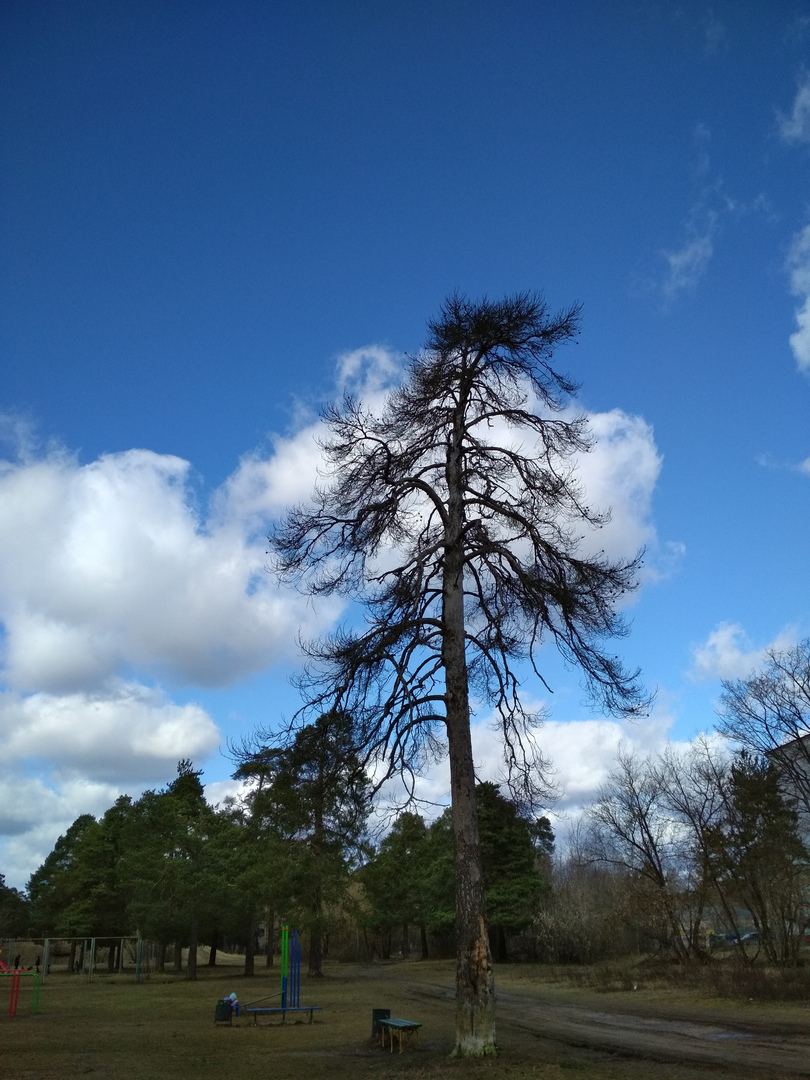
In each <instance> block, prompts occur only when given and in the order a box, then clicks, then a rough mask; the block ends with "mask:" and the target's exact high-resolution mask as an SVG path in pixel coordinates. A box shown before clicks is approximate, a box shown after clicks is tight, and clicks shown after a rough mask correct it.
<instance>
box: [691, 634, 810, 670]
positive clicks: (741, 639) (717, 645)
mask: <svg viewBox="0 0 810 1080" xmlns="http://www.w3.org/2000/svg"><path fill="white" fill-rule="evenodd" d="M795 643H796V632H795V630H794V629H793V628H792V627H786V628H785V629H784V630H782V631H781V632H780V633H779V634H778V635H777V636H776V637H775V638H774V640H773V641H772V642H770V643H769V644H768V645H765V646H764V647H763V648H761V649H756V648H754V647H753V646H752V644H751V642H750V641H749V639H748V636H747V634H746V633H745V630H744V629H743V627H742V626H740V624H739V623H725V622H724V623H720V624H719V625H718V626H716V627H715V628H714V630H712V632H711V633H710V634H709V636H708V638H707V639H706V641H705V642H704V643H703V644H702V645H696V646H695V647H694V648H693V649H692V657H693V664H692V668H691V671H690V675H691V677H692V678H693V679H695V680H697V681H708V680H713V679H745V678H747V677H748V676H749V675H751V674H753V672H754V671H755V670H756V669H757V668H758V667H759V666H760V665H761V664H762V663H763V661H764V660H765V657H766V654H767V652H768V650H769V649H783V648H786V647H787V646H789V645H793V644H795Z"/></svg>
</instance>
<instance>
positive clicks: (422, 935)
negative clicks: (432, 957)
mask: <svg viewBox="0 0 810 1080" xmlns="http://www.w3.org/2000/svg"><path fill="white" fill-rule="evenodd" d="M419 939H420V942H421V945H422V959H423V960H427V959H428V940H427V927H426V926H425V924H424V923H420V924H419Z"/></svg>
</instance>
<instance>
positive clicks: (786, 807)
mask: <svg viewBox="0 0 810 1080" xmlns="http://www.w3.org/2000/svg"><path fill="white" fill-rule="evenodd" d="M786 671H791V672H792V673H793V675H792V676H791V678H793V677H795V678H798V674H797V673H801V678H800V679H799V688H798V689H797V690H796V691H795V692H794V693H792V694H789V693H788V689H789V688H788V685H787V683H786V679H787V675H786ZM808 675H810V641H806V642H803V643H801V644H800V645H798V646H796V647H794V648H793V649H790V650H783V651H781V652H778V653H774V654H773V655H771V656H770V658H769V660H768V661H767V664H766V666H765V668H764V669H763V671H762V672H759V673H755V674H754V675H752V676H751V677H750V678H749V679H747V680H737V681H735V682H728V683H726V684H725V693H724V698H723V711H722V715H721V720H720V727H721V728H722V730H724V731H725V732H726V733H727V735H728V736H729V737H733V738H734V739H735V740H736V742H737V745H738V749H737V751H736V753H734V754H730V753H729V752H728V751H727V750H726V749H725V747H724V746H723V745H721V744H720V742H719V741H718V740H717V738H716V737H715V738H713V739H710V738H708V737H703V738H701V739H698V740H696V741H695V742H694V743H693V744H692V745H690V746H688V747H685V748H680V749H677V748H674V747H671V746H670V747H667V748H666V749H665V750H664V751H663V752H661V753H660V754H657V755H653V756H648V757H641V756H638V755H633V754H631V753H629V752H627V751H620V752H619V754H618V757H617V761H616V765H615V767H614V769H613V770H612V772H611V773H610V776H609V778H608V780H607V782H606V783H605V784H604V785H603V787H602V788H601V789H600V791H599V792H598V794H597V797H596V798H595V800H594V801H593V802H592V803H591V805H590V806H588V807H587V808H586V809H585V811H584V813H583V815H582V818H581V820H580V823H579V825H578V828H577V830H576V832H575V834H574V835H573V837H572V839H571V840H570V842H569V843H568V845H567V847H566V850H565V851H564V852H562V853H555V837H554V832H553V830H552V828H551V825H550V823H549V820H548V818H547V817H545V816H541V817H533V816H532V815H531V814H530V813H528V812H527V811H526V808H525V806H523V807H521V806H520V804H518V803H517V802H516V801H515V800H514V798H513V797H512V796H510V793H509V792H508V789H505V788H503V787H500V786H498V785H497V784H495V783H492V782H483V783H478V784H477V786H476V799H477V805H478V817H479V834H480V845H481V863H482V871H483V878H482V880H483V890H484V903H485V912H486V919H487V928H488V943H489V947H490V951H491V953H492V955H493V957H494V958H495V959H496V960H497V961H500V962H504V961H508V960H510V959H535V960H544V961H548V962H553V963H589V962H593V961H598V960H602V959H606V958H612V957H617V956H620V955H622V954H626V953H631V952H644V953H653V954H656V955H658V956H659V957H661V958H663V959H666V960H676V961H679V962H681V963H683V964H688V963H707V962H710V961H711V959H712V958H713V956H714V955H715V954H716V953H717V950H718V949H721V950H722V949H725V950H728V949H732V950H733V955H734V956H735V957H737V958H738V959H739V961H740V962H742V963H745V964H753V963H755V962H761V961H762V960H764V961H766V962H768V963H769V964H772V965H776V966H779V967H787V966H795V965H798V964H800V963H801V960H802V956H801V953H802V946H803V944H804V940H805V932H806V929H807V927H808V924H810V888H808V886H810V872H809V871H810V853H808V847H807V842H808V835H809V831H808V828H807V822H808V820H810V817H809V816H808V815H810V799H808V794H810V792H808V789H807V788H806V787H804V788H803V787H801V785H798V786H797V784H796V783H795V782H794V780H793V779H792V776H791V773H790V771H789V770H788V769H786V767H785V765H784V761H788V762H789V763H792V764H793V766H794V767H795V768H797V769H799V770H800V775H801V776H804V775H805V774H804V772H803V771H802V770H801V761H802V760H803V758H802V755H803V754H804V752H805V749H806V748H804V746H802V748H798V747H797V746H796V745H795V741H791V740H785V739H784V734H777V728H778V723H779V718H780V717H781V718H782V720H783V721H784V722H790V723H794V724H795V723H796V704H797V701H799V700H800V699H799V696H798V695H799V692H800V690H801V688H802V687H804V686H805V685H808V683H807V677H808ZM777 682H779V683H781V687H778V686H777V685H776V683H777ZM777 692H778V693H777ZM777 697H778V700H780V701H781V702H783V703H784V702H785V701H788V700H789V701H791V703H792V707H791V709H790V710H789V711H788V712H787V713H786V712H785V711H784V708H783V707H782V706H780V708H779V709H778V710H776V709H774V710H773V712H772V713H771V715H770V717H769V723H770V728H771V737H772V738H773V740H774V744H775V746H774V749H775V750H776V751H778V753H774V752H769V753H765V752H764V751H763V747H762V744H761V740H762V738H763V734H762V730H761V725H759V724H757V725H754V726H753V730H751V719H750V716H751V711H752V708H753V704H754V703H755V702H761V701H762V700H763V698H767V700H769V701H774V700H777ZM802 707H804V706H802ZM352 723H353V721H352V719H351V717H350V716H348V715H347V714H340V713H333V714H324V715H323V716H322V717H320V718H319V719H318V721H317V722H316V723H314V724H311V725H308V726H306V727H304V728H302V729H301V730H300V731H299V732H298V733H297V735H296V737H295V738H294V739H293V740H292V742H291V743H289V744H288V745H286V746H273V744H272V742H271V741H268V734H269V733H268V732H267V731H258V732H256V734H255V735H254V736H253V737H252V738H251V739H249V740H245V741H244V742H242V743H241V744H239V745H238V746H235V747H232V751H233V756H234V762H235V766H236V768H235V772H234V776H235V777H236V778H238V779H240V780H242V781H244V784H245V793H244V795H243V796H242V797H241V798H240V799H238V800H237V799H230V800H227V801H226V802H225V804H224V805H222V806H218V807H212V806H211V805H209V804H208V803H207V802H206V799H205V796H204V792H203V788H202V784H201V782H200V774H199V773H198V772H197V771H196V770H195V769H194V768H193V766H192V764H191V763H190V762H189V761H181V762H180V763H179V765H178V770H177V776H176V777H175V779H174V780H172V781H171V782H170V783H169V784H167V785H166V787H165V788H163V789H161V790H159V791H147V792H145V793H144V794H143V795H142V796H141V797H140V798H139V799H136V800H133V799H131V798H129V797H128V796H122V797H121V798H119V799H118V800H117V801H116V802H115V804H114V806H112V807H110V809H109V810H108V811H107V812H106V813H105V814H104V815H102V816H101V817H100V818H99V819H98V820H96V819H94V818H93V817H91V816H90V815H82V816H81V817H79V818H77V820H76V821H75V822H74V823H73V825H71V827H70V829H68V831H67V832H66V833H65V834H64V836H61V837H60V838H59V840H58V841H57V843H56V845H55V847H54V849H53V851H52V852H51V854H50V855H49V856H48V857H47V858H46V860H45V862H44V863H43V864H42V866H41V867H40V868H39V869H38V870H37V871H36V872H35V873H34V874H32V876H31V878H30V881H29V883H28V888H27V891H26V893H20V892H18V891H17V890H14V889H10V888H7V887H6V886H5V885H4V884H2V883H0V924H2V925H0V930H2V932H3V933H4V934H5V935H6V936H12V935H13V936H22V935H30V936H46V935H47V936H52V937H53V936H55V937H58V936H60V935H61V936H64V937H72V936H91V935H92V936H95V937H97V938H104V937H108V938H110V939H111V940H112V939H114V938H116V937H121V936H128V935H132V934H134V933H136V932H137V933H140V934H141V935H142V936H144V937H148V938H151V939H153V940H154V941H156V942H159V943H160V945H161V948H162V951H163V953H164V954H165V951H166V949H167V948H168V947H169V946H173V947H174V948H173V952H174V956H175V958H177V957H179V956H180V952H181V950H182V949H183V948H186V949H188V955H189V960H188V976H189V977H190V978H194V977H195V975H196V966H195V965H196V948H197V945H198V944H205V945H207V946H208V949H209V956H210V958H211V962H216V953H217V949H218V948H222V947H223V946H226V945H227V947H228V948H229V949H234V948H238V949H239V950H240V951H243V952H244V955H245V972H246V973H247V974H250V973H252V972H253V971H254V965H255V959H256V949H257V940H258V938H259V930H260V929H261V930H262V936H263V939H264V940H265V942H266V948H265V962H267V963H272V942H273V938H272V929H273V926H274V925H276V924H280V922H281V921H282V920H283V921H289V922H293V923H295V925H297V926H299V928H301V929H302V931H303V932H304V935H305V938H306V940H307V942H308V949H309V968H310V972H311V973H313V974H316V975H317V974H319V973H320V972H321V971H322V964H323V961H324V958H325V956H326V954H327V952H328V950H329V948H330V943H331V947H332V949H333V950H336V951H338V952H340V953H341V954H342V955H346V954H347V951H348V954H349V955H352V956H363V957H366V958H374V957H378V958H382V959H387V958H390V957H392V956H401V957H405V958H407V957H418V958H423V959H424V958H427V957H429V956H449V955H452V954H453V953H454V951H455V949H456V947H457V940H456V931H457V927H456V907H455V859H454V843H455V838H454V832H453V825H452V811H451V809H450V808H448V809H447V810H445V811H444V812H443V813H442V814H440V815H439V816H438V817H437V818H435V820H433V821H431V822H426V821H425V819H424V818H423V817H422V816H421V815H420V814H418V813H416V812H414V811H413V810H409V811H405V812H402V813H400V814H399V816H398V817H397V818H396V819H395V820H394V822H393V824H392V826H391V828H390V829H389V831H388V833H387V835H385V836H384V837H383V838H382V839H381V840H378V841H377V842H376V844H375V843H373V842H372V836H371V835H370V831H369V829H370V826H369V815H370V811H371V805H372V804H371V783H370V781H369V779H368V776H367V775H366V772H365V770H364V768H363V766H362V764H361V762H360V761H359V760H358V758H357V757H356V756H355V755H354V754H353V752H352V749H351V745H352ZM755 740H756V742H755ZM114 959H115V958H114V953H113V952H112V950H111V952H110V959H109V962H110V964H111V965H113V964H114Z"/></svg>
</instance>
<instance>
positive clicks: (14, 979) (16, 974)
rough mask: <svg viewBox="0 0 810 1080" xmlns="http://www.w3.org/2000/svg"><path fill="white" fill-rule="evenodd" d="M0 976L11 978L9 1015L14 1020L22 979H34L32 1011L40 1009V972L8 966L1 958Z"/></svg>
mask: <svg viewBox="0 0 810 1080" xmlns="http://www.w3.org/2000/svg"><path fill="white" fill-rule="evenodd" d="M0 977H2V978H10V979H11V994H10V995H9V1002H8V1016H9V1019H10V1020H13V1019H14V1017H15V1016H16V1015H17V1006H18V1004H19V1001H20V982H21V981H22V979H33V991H34V992H33V994H32V995H31V1012H32V1013H36V1012H37V1011H38V1010H39V972H38V971H26V970H25V969H24V968H8V967H6V965H5V964H4V963H3V961H2V960H0Z"/></svg>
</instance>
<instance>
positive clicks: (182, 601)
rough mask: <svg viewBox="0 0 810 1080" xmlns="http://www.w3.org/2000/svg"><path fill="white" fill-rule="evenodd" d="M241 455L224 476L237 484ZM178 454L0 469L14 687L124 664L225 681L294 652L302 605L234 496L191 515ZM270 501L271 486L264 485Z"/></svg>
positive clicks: (48, 684) (98, 681) (2, 560)
mask: <svg viewBox="0 0 810 1080" xmlns="http://www.w3.org/2000/svg"><path fill="white" fill-rule="evenodd" d="M252 468H253V464H252V462H250V461H247V462H245V463H243V465H242V466H240V469H239V470H237V474H236V476H235V477H233V478H232V479H231V481H229V484H230V485H231V486H232V487H233V489H234V492H241V491H242V490H243V489H245V488H248V487H249V483H248V482H247V480H245V479H243V478H242V475H241V474H243V473H249V472H250V471H251V469H252ZM188 472H189V465H188V463H187V462H184V461H181V460H179V459H178V458H173V457H169V456H167V455H159V454H155V453H152V452H151V451H146V450H131V451H127V452H125V453H121V454H114V455H106V456H104V457H102V458H100V459H99V460H98V461H95V462H92V463H90V464H89V465H79V464H77V463H76V462H75V461H74V460H72V459H70V458H68V457H66V456H59V455H57V456H51V457H48V458H47V459H45V460H43V461H38V462H34V463H28V464H26V463H23V464H18V465H8V464H7V465H6V467H5V469H4V470H3V472H2V474H0V505H2V507H3V514H2V516H1V517H0V615H1V616H2V620H3V623H4V625H5V633H6V641H5V655H4V672H3V677H4V680H5V682H6V683H7V685H9V686H11V687H12V688H14V689H17V690H20V691H47V692H50V693H73V692H75V691H77V690H87V689H94V690H98V689H99V688H101V687H102V686H103V685H104V684H105V682H106V681H107V680H108V679H110V678H113V677H114V676H116V675H117V674H118V673H119V672H120V671H121V670H122V669H125V668H127V667H135V668H137V669H138V670H142V671H145V672H148V673H151V674H152V675H154V676H156V677H161V676H162V677H168V678H170V679H171V680H173V681H176V682H181V683H186V684H191V685H197V686H209V687H210V686H222V685H228V684H230V683H233V682H235V681H237V680H238V679H240V678H242V677H244V676H246V675H249V674H251V673H254V672H256V671H260V670H263V669H265V668H266V667H268V666H269V665H270V664H272V663H273V662H274V661H276V660H279V659H289V658H291V657H292V655H293V653H294V642H295V637H296V634H297V631H298V628H299V626H301V624H311V623H312V621H313V613H312V610H311V608H309V607H307V606H306V605H305V604H304V603H303V602H302V601H301V600H300V599H299V598H297V597H295V596H294V595H293V594H290V593H289V592H286V591H282V590H280V589H279V587H278V586H277V585H276V584H275V583H274V581H273V580H272V578H271V577H270V576H269V575H268V574H267V573H266V570H265V565H266V555H265V549H266V544H265V542H264V539H263V537H262V536H256V535H253V534H252V528H253V526H254V525H256V524H257V522H255V521H254V520H253V519H252V518H251V516H250V514H249V513H248V512H247V510H248V507H247V506H245V503H246V501H247V499H246V498H243V499H242V501H241V502H240V500H239V499H237V498H235V497H233V498H230V501H229V499H228V498H227V497H226V498H224V499H221V500H219V501H218V502H217V507H218V509H221V510H222V512H221V513H219V514H215V515H212V516H211V517H209V518H208V519H207V520H203V519H202V517H201V515H200V513H199V511H198V510H197V508H196V507H195V505H194V501H193V497H192V492H191V489H190V486H189V482H188ZM267 501H268V502H271V501H272V495H271V496H270V497H269V498H268V500H267Z"/></svg>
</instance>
